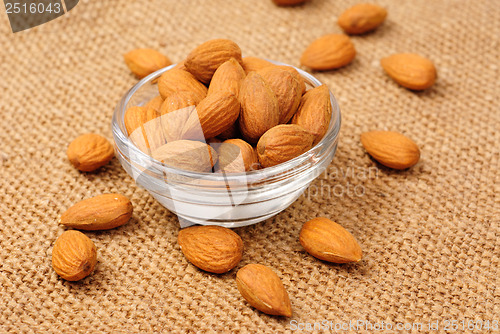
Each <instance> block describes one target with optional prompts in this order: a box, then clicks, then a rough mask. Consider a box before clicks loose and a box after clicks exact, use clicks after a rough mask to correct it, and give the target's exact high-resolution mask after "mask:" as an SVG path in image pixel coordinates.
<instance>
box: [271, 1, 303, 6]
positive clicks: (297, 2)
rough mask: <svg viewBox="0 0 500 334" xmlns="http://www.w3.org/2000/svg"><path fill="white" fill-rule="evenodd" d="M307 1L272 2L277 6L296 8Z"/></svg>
mask: <svg viewBox="0 0 500 334" xmlns="http://www.w3.org/2000/svg"><path fill="white" fill-rule="evenodd" d="M308 1H309V0H273V2H274V3H275V4H276V5H277V6H297V5H301V4H303V3H305V2H308Z"/></svg>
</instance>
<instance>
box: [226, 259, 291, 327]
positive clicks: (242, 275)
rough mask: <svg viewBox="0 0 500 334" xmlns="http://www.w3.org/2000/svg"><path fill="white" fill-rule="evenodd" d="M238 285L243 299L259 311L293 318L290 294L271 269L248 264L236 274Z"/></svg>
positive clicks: (260, 265)
mask: <svg viewBox="0 0 500 334" xmlns="http://www.w3.org/2000/svg"><path fill="white" fill-rule="evenodd" d="M236 284H237V286H238V290H239V291H240V293H241V295H242V296H243V298H245V299H246V301H247V302H248V303H249V304H250V305H252V306H253V307H255V308H256V309H257V310H259V311H261V312H264V313H267V314H271V315H281V316H285V317H291V316H292V305H291V303H290V298H289V297H288V293H287V292H286V290H285V287H284V286H283V283H282V282H281V279H280V278H279V277H278V275H276V273H275V272H274V271H273V270H272V269H271V268H269V267H267V266H264V265H262V264H253V263H252V264H247V265H246V266H244V267H243V268H241V269H240V270H238V272H237V273H236Z"/></svg>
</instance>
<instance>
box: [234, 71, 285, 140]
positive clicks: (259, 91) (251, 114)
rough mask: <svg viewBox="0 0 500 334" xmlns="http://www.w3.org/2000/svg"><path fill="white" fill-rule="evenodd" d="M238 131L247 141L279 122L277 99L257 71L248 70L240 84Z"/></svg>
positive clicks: (258, 136) (254, 138)
mask: <svg viewBox="0 0 500 334" xmlns="http://www.w3.org/2000/svg"><path fill="white" fill-rule="evenodd" d="M240 102H241V114H240V119H239V125H240V131H241V133H242V135H243V137H244V138H245V139H246V140H247V141H248V142H249V143H252V144H253V143H256V142H257V141H258V140H259V138H260V136H262V135H263V134H264V132H266V131H267V130H269V129H270V128H272V127H273V126H275V125H278V123H279V109H278V100H277V99H276V96H275V95H274V93H273V91H272V89H271V88H270V87H269V85H268V84H267V83H266V82H265V81H264V79H263V78H262V76H261V75H260V74H258V73H257V72H250V73H249V74H248V75H247V77H246V78H245V80H243V83H242V85H241V90H240Z"/></svg>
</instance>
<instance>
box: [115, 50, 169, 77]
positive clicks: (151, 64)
mask: <svg viewBox="0 0 500 334" xmlns="http://www.w3.org/2000/svg"><path fill="white" fill-rule="evenodd" d="M124 59H125V64H127V66H128V68H129V69H130V70H131V71H132V73H134V74H135V75H136V76H137V77H138V78H140V79H142V78H144V77H145V76H148V75H149V74H151V73H153V72H156V71H158V70H160V69H162V68H164V67H167V66H169V65H171V64H172V62H171V61H170V59H168V57H167V56H165V55H163V54H161V53H160V52H158V51H156V50H153V49H135V50H132V51H130V52H128V53H126V54H125V55H124Z"/></svg>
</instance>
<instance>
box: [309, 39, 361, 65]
mask: <svg viewBox="0 0 500 334" xmlns="http://www.w3.org/2000/svg"><path fill="white" fill-rule="evenodd" d="M355 56H356V49H355V48H354V45H353V44H352V42H351V40H350V38H349V37H348V36H346V35H343V34H331V35H325V36H323V37H320V38H318V39H317V40H315V41H314V42H312V43H311V44H310V45H309V46H308V47H307V49H306V50H305V51H304V53H303V54H302V57H301V58H300V63H301V64H302V65H304V66H307V67H309V68H311V69H313V70H318V71H325V70H332V69H336V68H340V67H343V66H345V65H347V64H349V63H350V62H352V61H353V59H354V57H355Z"/></svg>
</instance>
